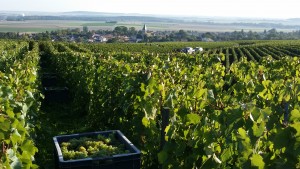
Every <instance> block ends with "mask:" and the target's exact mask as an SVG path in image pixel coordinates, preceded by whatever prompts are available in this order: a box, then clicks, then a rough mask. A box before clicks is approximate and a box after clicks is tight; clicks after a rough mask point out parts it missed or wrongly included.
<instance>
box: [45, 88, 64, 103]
mask: <svg viewBox="0 0 300 169" xmlns="http://www.w3.org/2000/svg"><path fill="white" fill-rule="evenodd" d="M44 95H45V101H46V102H69V100H70V98H69V95H70V94H69V89H68V88H67V87H44Z"/></svg>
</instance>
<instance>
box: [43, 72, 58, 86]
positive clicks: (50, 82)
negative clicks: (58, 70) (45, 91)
mask: <svg viewBox="0 0 300 169" xmlns="http://www.w3.org/2000/svg"><path fill="white" fill-rule="evenodd" d="M42 85H43V86H44V87H51V86H57V85H58V77H57V75H56V74H55V73H53V74H52V73H47V74H46V73H45V74H43V75H42Z"/></svg>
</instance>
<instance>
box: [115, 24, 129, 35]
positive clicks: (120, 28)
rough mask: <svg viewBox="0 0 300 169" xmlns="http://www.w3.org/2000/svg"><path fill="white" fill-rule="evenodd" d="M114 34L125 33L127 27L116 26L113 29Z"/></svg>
mask: <svg viewBox="0 0 300 169" xmlns="http://www.w3.org/2000/svg"><path fill="white" fill-rule="evenodd" d="M113 32H114V33H115V34H116V35H127V32H128V28H127V27H125V26H117V27H115V29H114V31H113Z"/></svg>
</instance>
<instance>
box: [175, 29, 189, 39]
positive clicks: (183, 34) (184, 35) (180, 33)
mask: <svg viewBox="0 0 300 169" xmlns="http://www.w3.org/2000/svg"><path fill="white" fill-rule="evenodd" d="M177 36H178V38H179V39H180V40H182V39H186V38H187V33H186V32H185V31H184V30H182V29H181V30H179V31H178V33H177Z"/></svg>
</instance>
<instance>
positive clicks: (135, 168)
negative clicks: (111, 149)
mask: <svg viewBox="0 0 300 169" xmlns="http://www.w3.org/2000/svg"><path fill="white" fill-rule="evenodd" d="M111 133H114V134H115V136H116V138H117V139H118V140H119V141H120V142H121V143H122V144H124V145H125V148H126V150H129V152H130V153H127V154H117V155H113V156H111V157H105V158H84V159H78V160H68V161H65V160H64V159H63V156H62V152H61V149H60V143H62V142H66V141H69V140H70V139H73V138H80V137H92V136H97V135H99V134H101V135H103V136H105V137H108V135H109V134H111ZM53 141H54V145H55V150H54V158H55V167H56V169H65V168H66V169H140V166H141V152H140V150H138V149H137V148H136V147H135V146H134V145H133V144H132V143H131V142H130V141H129V140H128V139H127V138H126V137H125V136H124V135H123V134H122V133H121V132H120V131H119V130H110V131H99V132H90V133H81V134H72V135H62V136H56V137H53Z"/></svg>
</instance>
